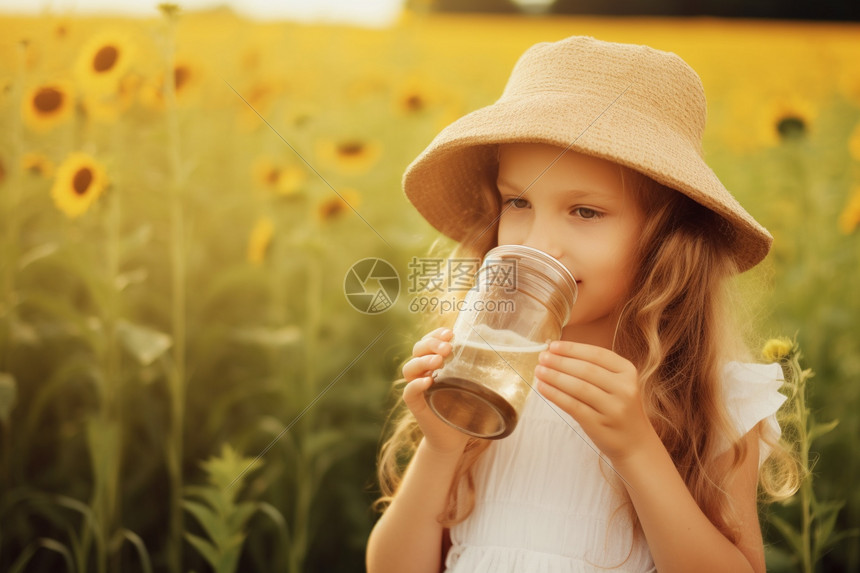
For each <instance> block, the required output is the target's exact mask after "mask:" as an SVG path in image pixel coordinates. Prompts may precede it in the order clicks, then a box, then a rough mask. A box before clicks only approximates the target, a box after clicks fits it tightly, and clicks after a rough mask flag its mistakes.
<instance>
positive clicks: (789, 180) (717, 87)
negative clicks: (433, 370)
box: [0, 6, 860, 573]
mask: <svg viewBox="0 0 860 573" xmlns="http://www.w3.org/2000/svg"><path fill="white" fill-rule="evenodd" d="M162 11H163V14H162V17H160V18H157V19H121V18H107V17H86V18H83V17H68V16H60V15H53V14H45V15H43V16H41V17H12V16H8V15H7V16H0V58H2V59H0V570H2V571H12V572H36V571H78V572H84V571H95V572H98V573H104V572H107V571H110V572H115V571H146V572H149V571H168V572H170V573H180V572H181V573H185V572H189V571H198V572H203V571H217V572H219V573H222V572H224V573H227V572H233V571H239V570H241V571H261V572H266V571H286V572H290V573H298V572H300V571H329V572H351V571H361V570H363V569H364V565H363V563H364V545H365V542H366V539H367V535H368V533H369V531H370V528H371V527H372V525H373V523H374V520H375V519H376V514H375V513H374V512H373V511H372V510H371V507H370V506H371V503H372V502H373V500H374V498H375V496H376V493H377V490H376V486H375V485H374V472H375V467H374V466H375V456H376V452H377V448H378V445H379V439H380V435H381V432H382V428H383V425H384V423H385V420H386V416H387V412H388V410H389V409H390V407H391V406H392V405H393V404H394V401H395V400H396V399H397V396H396V394H395V393H394V392H392V389H391V386H392V382H393V381H394V380H395V379H396V378H397V377H398V376H399V374H400V373H399V372H398V367H399V365H400V363H401V362H402V360H403V359H405V358H406V356H407V355H408V354H409V353H410V352H411V347H412V344H413V343H414V341H415V340H416V338H417V337H419V336H420V335H421V334H422V332H421V326H420V320H419V319H420V317H419V315H418V314H417V313H416V312H415V306H414V305H411V304H410V302H414V300H412V301H410V298H409V293H407V287H408V282H409V279H410V278H411V277H410V272H411V269H412V268H413V267H414V261H415V259H416V257H423V256H426V255H427V253H428V252H430V249H431V247H432V246H434V241H436V239H437V238H438V234H437V233H436V232H435V231H434V230H433V229H432V228H431V227H430V226H429V225H428V224H427V223H426V222H424V221H423V219H421V217H420V216H419V215H418V214H417V213H416V212H415V210H414V209H413V208H412V207H411V206H410V205H409V204H408V202H407V201H406V200H405V198H404V196H403V195H402V192H401V190H400V177H401V175H402V173H403V170H404V169H405V167H406V165H408V163H409V162H410V161H411V160H412V159H413V158H414V157H415V156H416V155H417V154H418V153H419V152H420V151H421V150H422V149H423V148H424V146H425V145H426V144H427V143H429V141H430V140H431V139H432V137H433V136H434V135H435V134H436V133H437V132H438V131H439V130H440V129H441V128H442V127H443V126H445V125H447V124H448V123H450V122H451V121H453V120H454V119H456V118H457V117H459V116H461V115H462V114H464V113H466V112H468V111H471V110H473V109H476V108H478V107H480V106H483V105H487V104H489V103H491V102H492V101H494V100H495V99H496V98H497V97H498V95H499V94H500V93H501V90H502V88H503V86H504V83H505V81H506V79H507V75H508V73H509V72H510V70H511V68H512V66H513V64H514V62H515V61H516V59H517V57H518V56H519V55H520V54H521V53H522V52H523V51H524V50H525V49H526V48H527V47H528V46H530V45H532V44H534V43H536V42H539V41H554V40H559V39H561V38H564V37H567V36H570V35H574V34H585V35H593V36H596V37H598V38H601V39H605V40H612V41H621V42H634V43H643V44H649V45H651V46H654V47H656V48H660V49H664V50H669V51H674V52H676V53H678V54H679V55H680V56H682V57H683V58H684V59H685V60H687V61H688V62H689V63H690V64H691V65H692V66H693V67H694V68H695V69H696V70H697V71H698V72H699V74H700V76H701V77H702V80H703V83H704V85H705V90H706V93H707V95H708V102H709V120H708V128H707V132H706V141H705V150H706V156H707V159H708V161H709V163H710V164H711V166H712V167H713V168H714V170H715V171H716V173H717V174H718V175H719V176H720V178H721V179H722V180H723V182H724V183H725V184H726V186H727V187H728V188H729V189H730V190H732V191H733V192H734V193H735V195H736V196H737V197H738V199H739V200H740V202H741V203H742V204H744V205H745V206H746V207H747V209H748V210H749V211H750V212H751V213H752V214H753V215H754V216H755V217H756V218H757V219H758V220H759V221H760V222H761V223H762V224H763V225H765V226H766V227H767V228H768V229H770V230H771V232H772V233H773V234H774V236H775V243H774V248H773V250H772V252H771V254H770V255H769V257H768V259H767V261H766V262H765V263H764V264H763V265H761V266H760V267H758V268H757V269H756V270H755V271H753V272H751V273H748V274H747V275H745V276H743V277H742V278H741V279H740V280H741V281H742V284H743V286H744V288H745V289H746V292H747V293H748V295H749V296H748V297H747V298H748V300H749V303H748V304H749V308H750V311H751V314H752V316H753V318H754V320H755V331H756V332H757V333H758V334H759V336H760V338H759V339H756V340H754V341H753V343H754V344H756V345H760V346H764V342H765V340H767V339H774V340H772V341H771V342H770V343H769V344H768V346H767V348H766V349H767V353H768V354H767V356H768V357H769V358H776V359H781V360H784V362H785V364H786V365H787V366H790V367H791V369H792V370H791V371H792V372H794V373H795V374H796V376H794V378H793V379H794V380H795V381H797V382H798V384H799V386H801V387H802V389H803V390H804V395H805V399H806V402H803V403H802V407H801V408H800V409H799V410H798V413H797V415H796V416H795V421H798V420H799V421H800V423H799V425H798V427H799V428H800V435H802V437H804V439H805V444H806V446H807V447H806V450H805V454H806V455H807V456H808V461H809V465H810V466H811V467H812V471H811V472H810V473H809V475H808V476H806V481H805V486H804V487H803V488H801V491H800V492H799V493H798V495H796V496H795V497H793V498H791V499H790V500H788V501H787V502H784V503H776V504H772V505H770V506H766V507H763V510H762V511H763V513H762V528H763V532H764V536H765V540H766V544H767V558H768V565H769V570H772V571H813V570H818V571H857V570H860V543H858V528H860V490H858V488H857V487H856V483H857V480H858V477H860V455H858V454H860V451H858V449H857V445H856V444H857V438H858V436H860V417H858V416H857V414H856V413H857V410H858V405H860V295H858V293H860V229H858V226H860V58H858V57H857V55H858V54H860V26H858V25H848V24H842V25H838V24H809V23H786V22H765V21H759V22H752V21H726V20H713V19H685V20H671V19H635V18H628V19H609V18H572V17H552V18H538V17H534V18H525V17H515V16H465V15H460V16H442V15H429V14H422V13H412V12H410V13H404V14H403V16H402V18H401V19H400V20H399V21H398V22H397V23H396V24H395V25H393V26H390V27H387V28H384V29H366V28H355V27H347V26H335V25H306V24H298V23H290V22H278V23H262V22H253V21H249V20H245V19H242V18H239V17H238V16H236V15H234V14H233V13H231V12H229V11H227V10H213V11H208V12H194V13H182V12H181V11H179V10H178V9H176V8H175V7H170V6H165V7H163V8H162ZM443 244H444V242H443ZM371 257H375V258H379V259H383V260H384V261H386V262H387V263H388V264H389V265H390V266H391V267H393V268H394V269H395V270H396V271H397V273H398V275H399V277H400V291H399V293H400V296H399V297H397V298H396V300H393V304H390V306H389V307H387V310H386V311H385V312H375V313H367V312H359V310H357V309H356V308H355V307H353V306H352V304H351V302H353V301H351V300H348V299H347V297H346V296H345V278H344V277H346V276H347V274H348V273H349V272H350V269H351V267H352V266H353V265H354V264H356V263H357V262H359V261H362V260H364V259H367V258H371ZM395 295H396V293H395ZM390 298H391V299H393V298H394V297H390ZM388 302H392V301H391V300H389V301H388ZM780 337H782V338H780ZM800 349H802V354H801V353H800ZM813 373H814V377H813ZM800 383H802V384H800Z"/></svg>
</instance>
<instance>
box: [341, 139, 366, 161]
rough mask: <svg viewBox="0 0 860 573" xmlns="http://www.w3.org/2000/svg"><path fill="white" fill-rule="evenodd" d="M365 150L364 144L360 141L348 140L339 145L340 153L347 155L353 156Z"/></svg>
mask: <svg viewBox="0 0 860 573" xmlns="http://www.w3.org/2000/svg"><path fill="white" fill-rule="evenodd" d="M363 150H364V144H363V143H361V142H360V141H347V142H344V143H341V144H339V145H338V146H337V152H338V154H339V155H343V156H345V157H353V156H355V155H360V154H361V152H362V151H363Z"/></svg>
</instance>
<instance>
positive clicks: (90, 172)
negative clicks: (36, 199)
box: [51, 153, 108, 219]
mask: <svg viewBox="0 0 860 573" xmlns="http://www.w3.org/2000/svg"><path fill="white" fill-rule="evenodd" d="M107 184H108V181H107V176H106V175H105V169H104V167H103V166H102V165H101V163H99V162H97V161H96V160H95V159H93V158H92V157H90V156H89V155H87V154H85V153H72V154H70V155H69V156H68V157H67V158H66V160H65V161H63V163H62V164H61V165H60V167H59V168H58V169H57V177H56V179H55V180H54V186H53V187H52V188H51V197H53V199H54V204H55V205H56V206H57V208H58V209H59V210H60V211H62V212H63V213H65V214H66V215H67V216H68V217H69V218H71V219H74V218H75V217H78V216H80V215H82V214H83V213H85V212H86V210H87V209H89V207H90V205H92V203H93V202H94V201H95V200H96V199H98V198H99V196H100V195H101V194H102V193H103V192H104V190H105V187H107Z"/></svg>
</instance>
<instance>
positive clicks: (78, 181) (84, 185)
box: [72, 167, 93, 195]
mask: <svg viewBox="0 0 860 573" xmlns="http://www.w3.org/2000/svg"><path fill="white" fill-rule="evenodd" d="M92 182H93V172H92V171H91V170H90V169H89V168H88V167H82V168H81V169H78V171H77V173H75V177H74V179H72V189H74V190H75V193H76V194H78V195H86V193H87V190H88V189H89V188H90V183H92Z"/></svg>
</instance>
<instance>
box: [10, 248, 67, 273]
mask: <svg viewBox="0 0 860 573" xmlns="http://www.w3.org/2000/svg"><path fill="white" fill-rule="evenodd" d="M59 248H60V247H59V245H58V244H57V243H45V244H43V245H38V246H36V247H33V248H32V249H30V250H29V251H27V252H26V253H24V254H22V255H21V256H20V257H19V258H18V270H24V269H26V268H27V267H28V266H30V265H32V264H33V263H35V262H36V261H38V260H40V259H44V258H45V257H50V256H51V255H53V254H54V253H56V252H57V250H58V249H59Z"/></svg>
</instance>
